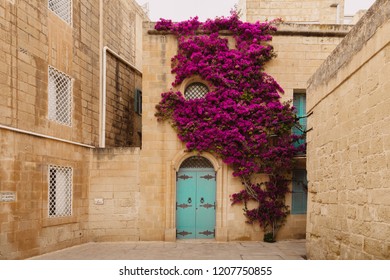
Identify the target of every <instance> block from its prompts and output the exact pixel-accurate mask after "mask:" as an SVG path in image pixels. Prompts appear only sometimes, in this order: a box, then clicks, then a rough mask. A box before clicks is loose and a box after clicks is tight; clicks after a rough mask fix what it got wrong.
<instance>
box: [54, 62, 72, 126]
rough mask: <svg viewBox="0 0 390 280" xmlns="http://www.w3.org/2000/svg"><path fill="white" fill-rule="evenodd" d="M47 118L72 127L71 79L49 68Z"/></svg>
mask: <svg viewBox="0 0 390 280" xmlns="http://www.w3.org/2000/svg"><path fill="white" fill-rule="evenodd" d="M48 86H49V88H48V93H49V96H48V118H49V119H50V120H52V121H55V122H58V123H60V124H64V125H68V126H72V79H71V77H69V76H68V75H66V74H65V73H63V72H61V71H59V70H57V69H55V68H54V67H52V66H49V83H48Z"/></svg>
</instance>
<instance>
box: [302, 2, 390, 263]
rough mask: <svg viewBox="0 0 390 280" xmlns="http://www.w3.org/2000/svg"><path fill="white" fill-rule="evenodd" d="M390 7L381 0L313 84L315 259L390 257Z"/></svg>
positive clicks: (310, 228) (311, 219)
mask: <svg viewBox="0 0 390 280" xmlns="http://www.w3.org/2000/svg"><path fill="white" fill-rule="evenodd" d="M389 7H390V1H388V0H378V1H377V2H376V3H375V4H374V5H373V7H372V8H371V9H370V10H369V11H368V12H367V14H366V15H365V16H364V17H363V18H362V19H361V21H360V22H359V23H358V24H357V25H356V26H355V28H354V29H353V30H352V31H351V32H350V33H349V35H348V36H347V37H346V38H345V40H344V41H342V42H341V44H340V45H339V46H338V47H337V48H336V49H335V51H334V52H333V54H332V55H331V56H330V57H329V58H328V59H327V60H326V61H325V62H324V64H323V65H322V66H321V67H320V68H319V69H318V71H317V72H316V73H315V75H314V76H313V77H312V78H311V80H310V82H309V88H308V110H309V111H310V112H312V115H311V116H310V118H309V120H308V121H309V122H308V128H309V129H310V128H312V131H310V132H309V133H308V138H307V139H308V150H307V159H308V164H307V170H308V180H309V206H308V207H309V208H308V212H309V215H308V223H307V250H308V257H309V258H311V259H390V216H389V213H390V189H389V184H388V182H389V178H390V172H389V164H390V141H389V138H390V137H389V136H390V126H389V124H390V118H389V108H390V98H389V91H390V82H389V78H388V77H389V75H390V32H389V30H390V9H389Z"/></svg>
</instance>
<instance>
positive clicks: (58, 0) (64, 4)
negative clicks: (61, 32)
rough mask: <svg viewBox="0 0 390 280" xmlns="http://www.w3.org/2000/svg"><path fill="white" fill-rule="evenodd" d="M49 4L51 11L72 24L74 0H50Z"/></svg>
mask: <svg viewBox="0 0 390 280" xmlns="http://www.w3.org/2000/svg"><path fill="white" fill-rule="evenodd" d="M48 6H49V10H50V11H52V12H53V13H55V14H56V15H57V16H59V17H60V18H61V19H63V20H64V21H65V22H66V23H68V24H72V0H48Z"/></svg>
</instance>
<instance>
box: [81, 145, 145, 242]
mask: <svg viewBox="0 0 390 280" xmlns="http://www.w3.org/2000/svg"><path fill="white" fill-rule="evenodd" d="M139 154H140V149H139V148H112V149H95V150H94V151H93V158H92V163H91V183H90V188H89V211H88V217H89V218H88V228H89V237H90V240H91V241H95V242H96V241H129V240H131V241H134V240H139V222H138V220H139V219H138V216H139V213H140V206H139V200H140V183H139Z"/></svg>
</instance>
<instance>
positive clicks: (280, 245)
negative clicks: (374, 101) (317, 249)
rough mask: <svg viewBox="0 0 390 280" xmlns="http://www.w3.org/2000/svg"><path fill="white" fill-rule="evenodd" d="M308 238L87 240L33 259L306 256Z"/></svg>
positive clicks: (290, 258)
mask: <svg viewBox="0 0 390 280" xmlns="http://www.w3.org/2000/svg"><path fill="white" fill-rule="evenodd" d="M305 243H306V241H305V240H289V241H278V242H275V243H264V242H216V241H197V240H191V241H187V240H186V241H177V242H160V241H148V242H144V241H140V242H113V243H109V242H103V243H87V244H83V245H79V246H74V247H71V248H67V249H63V250H60V251H56V252H52V253H48V254H44V255H40V256H36V257H33V258H30V259H32V260H303V259H304V258H305V255H306V248H305Z"/></svg>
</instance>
